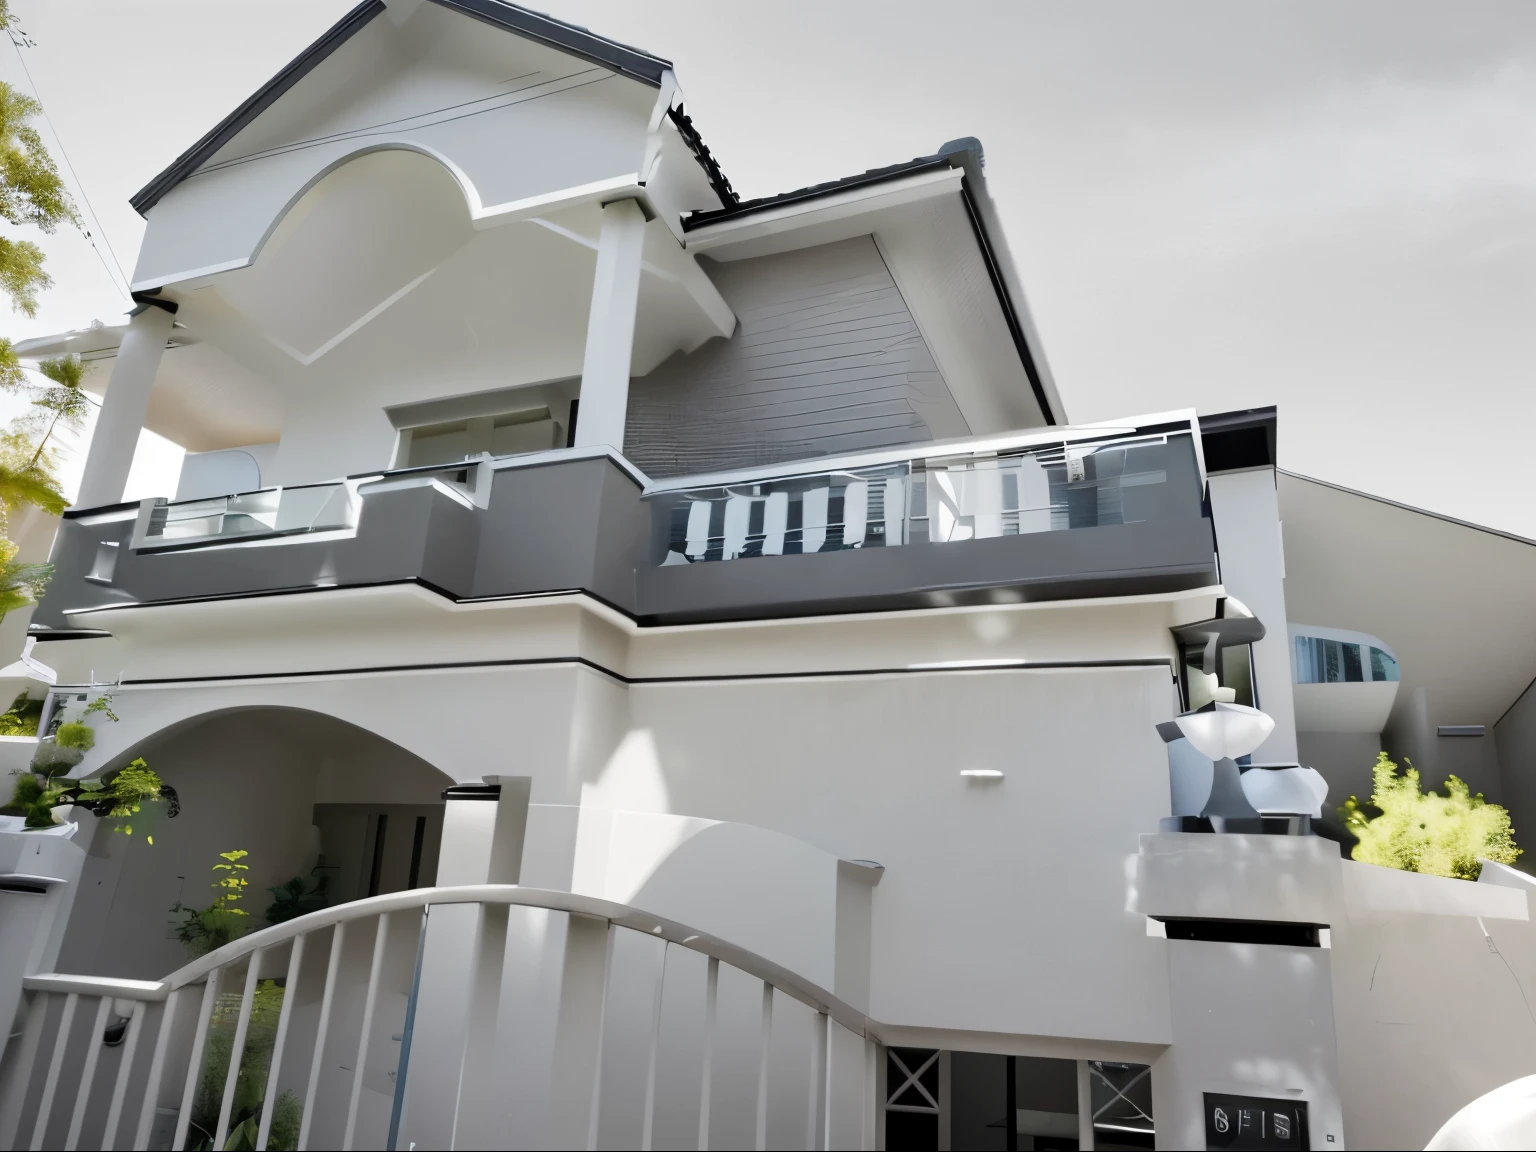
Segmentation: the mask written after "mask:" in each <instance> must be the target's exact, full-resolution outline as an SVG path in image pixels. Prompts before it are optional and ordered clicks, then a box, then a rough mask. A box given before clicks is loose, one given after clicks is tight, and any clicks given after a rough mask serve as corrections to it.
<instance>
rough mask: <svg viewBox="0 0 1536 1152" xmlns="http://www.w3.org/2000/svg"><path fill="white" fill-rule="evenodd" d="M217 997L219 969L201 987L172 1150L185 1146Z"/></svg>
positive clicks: (210, 974)
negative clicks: (190, 1053)
mask: <svg viewBox="0 0 1536 1152" xmlns="http://www.w3.org/2000/svg"><path fill="white" fill-rule="evenodd" d="M218 995H219V969H217V968H215V969H214V970H213V971H212V972H210V973H208V982H207V983H206V984H204V985H203V1002H202V1005H201V1006H200V1007H199V1008H198V1010H197V1029H196V1031H194V1032H193V1034H192V1056H191V1058H190V1059H189V1060H188V1061H187V1078H186V1081H185V1082H184V1083H183V1085H182V1089H181V1113H180V1115H178V1116H177V1117H176V1135H175V1136H174V1137H173V1138H172V1140H171V1147H172V1148H178V1149H179V1148H185V1147H186V1146H187V1128H188V1126H189V1125H190V1124H191V1123H192V1100H193V1098H194V1097H195V1096H196V1095H197V1082H198V1080H199V1079H201V1077H202V1072H203V1047H204V1045H205V1044H206V1043H207V1041H208V1022H209V1020H211V1019H212V1018H213V1003H214V1001H215V1000H216V999H218Z"/></svg>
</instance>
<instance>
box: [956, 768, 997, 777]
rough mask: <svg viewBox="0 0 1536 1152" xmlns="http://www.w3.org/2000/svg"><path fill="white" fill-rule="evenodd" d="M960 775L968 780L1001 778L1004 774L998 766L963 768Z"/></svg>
mask: <svg viewBox="0 0 1536 1152" xmlns="http://www.w3.org/2000/svg"><path fill="white" fill-rule="evenodd" d="M960 775H962V776H964V777H965V778H966V779H967V780H1001V779H1002V778H1003V774H1002V773H1001V772H999V771H998V770H997V769H996V768H962V769H961V770H960Z"/></svg>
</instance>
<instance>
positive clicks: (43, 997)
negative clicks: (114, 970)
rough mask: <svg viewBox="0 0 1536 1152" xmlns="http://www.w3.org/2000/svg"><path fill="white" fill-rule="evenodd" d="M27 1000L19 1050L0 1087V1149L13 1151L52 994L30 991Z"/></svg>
mask: <svg viewBox="0 0 1536 1152" xmlns="http://www.w3.org/2000/svg"><path fill="white" fill-rule="evenodd" d="M22 995H23V996H25V997H26V1005H27V1014H26V1021H27V1022H26V1024H24V1025H23V1026H22V1033H21V1048H20V1049H19V1050H18V1051H19V1053H20V1054H19V1055H18V1056H17V1057H16V1064H15V1067H14V1069H13V1071H12V1075H11V1076H10V1077H9V1078H8V1079H7V1080H6V1082H5V1083H4V1084H0V1148H15V1147H16V1146H17V1142H16V1134H17V1133H18V1132H19V1131H20V1130H21V1113H22V1110H23V1109H24V1108H25V1107H26V1103H27V1089H28V1088H30V1087H32V1074H33V1072H34V1071H36V1069H37V1053H38V1050H39V1049H41V1048H42V1046H43V1029H44V1026H45V1024H46V1023H47V1018H48V1005H49V1004H50V1003H51V1002H52V994H51V993H48V992H33V993H31V994H30V995H28V994H27V993H25V992H24V993H22Z"/></svg>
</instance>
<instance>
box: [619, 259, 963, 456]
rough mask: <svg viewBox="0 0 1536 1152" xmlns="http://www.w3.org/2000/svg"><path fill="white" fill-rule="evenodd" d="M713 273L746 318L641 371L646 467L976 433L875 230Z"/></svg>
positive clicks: (629, 441)
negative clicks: (721, 335) (726, 332)
mask: <svg viewBox="0 0 1536 1152" xmlns="http://www.w3.org/2000/svg"><path fill="white" fill-rule="evenodd" d="M705 259H706V260H707V259H708V258H707V257H706V258H705ZM709 274H710V278H711V279H712V280H713V281H714V282H715V285H716V286H717V287H718V288H719V289H720V294H721V295H722V296H724V297H725V299H726V300H727V301H729V302H730V305H731V307H732V308H733V309H735V312H736V316H737V319H738V320H739V323H738V324H737V327H736V331H735V333H734V334H732V335H731V337H730V338H729V339H726V340H711V341H710V342H709V343H707V344H705V345H704V346H703V347H701V348H698V349H696V350H695V351H693V352H692V353H689V354H687V355H683V354H681V353H679V354H678V355H676V356H674V357H672V358H671V359H669V360H667V361H666V362H665V363H663V364H662V365H661V366H660V367H658V368H657V369H656V370H655V371H653V372H651V373H650V374H649V375H648V376H644V377H639V378H637V379H635V380H632V381H631V382H630V390H629V415H628V425H627V429H626V432H625V437H624V454H625V455H626V456H627V457H629V459H631V460H633V461H634V462H635V463H636V464H637V465H638V466H639V467H640V468H641V470H642V471H644V472H646V473H647V474H649V475H651V476H657V477H661V476H679V475H687V474H689V473H699V472H716V471H723V470H727V469H732V468H745V467H750V466H752V465H758V464H773V463H777V462H779V461H781V460H802V459H805V458H806V457H810V456H825V455H829V454H832V453H841V452H857V451H861V450H863V449H868V448H881V447H886V446H888V445H891V444H910V443H913V442H916V441H924V440H933V439H943V438H945V437H950V436H965V435H968V434H969V432H970V429H969V427H968V426H967V425H966V423H965V419H964V418H963V417H962V416H961V414H960V409H959V408H958V407H957V406H956V404H955V401H954V397H953V396H951V395H950V392H949V387H948V386H947V385H946V384H945V382H944V378H943V376H942V375H940V373H939V369H938V365H937V364H935V363H934V359H933V356H932V354H931V353H930V352H929V350H928V345H927V344H926V343H925V342H924V340H923V336H922V333H921V332H919V331H918V327H917V323H916V321H915V320H913V318H912V313H911V311H910V310H909V309H908V308H907V305H906V302H905V301H904V300H903V299H902V296H901V292H900V291H899V290H898V289H897V287H896V282H895V280H893V279H892V278H891V273H890V272H889V270H888V269H887V268H886V266H885V261H884V260H883V259H882V258H881V255H880V251H879V249H878V248H876V246H875V241H874V238H873V237H870V236H857V237H854V238H853V239H850V240H840V241H838V242H837V243H835V244H823V245H821V246H819V247H816V248H806V249H801V250H799V251H795V252H784V253H780V254H777V255H773V256H759V257H755V258H753V259H748V260H737V261H731V262H722V263H715V264H711V265H710V268H709Z"/></svg>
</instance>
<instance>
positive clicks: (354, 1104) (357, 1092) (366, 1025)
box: [341, 912, 389, 1152]
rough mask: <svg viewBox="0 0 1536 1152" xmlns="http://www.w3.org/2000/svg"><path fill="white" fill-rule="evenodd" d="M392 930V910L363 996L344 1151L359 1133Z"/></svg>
mask: <svg viewBox="0 0 1536 1152" xmlns="http://www.w3.org/2000/svg"><path fill="white" fill-rule="evenodd" d="M388 934H389V913H388V912H381V913H380V914H379V926H378V928H377V929H376V930H375V931H374V934H373V963H372V964H371V965H369V967H368V994H367V995H366V996H365V997H364V999H363V1030H362V1032H361V1034H359V1036H358V1038H357V1062H356V1064H354V1065H353V1071H352V1099H351V1102H350V1103H348V1105H347V1130H346V1133H345V1135H343V1136H342V1138H341V1152H352V1140H353V1138H354V1137H355V1136H356V1135H357V1108H358V1105H359V1104H360V1103H361V1102H362V1099H363V1066H364V1065H365V1064H366V1063H367V1062H368V1039H369V1037H370V1035H371V1034H372V1032H373V1008H374V1005H375V1004H377V1003H378V999H379V974H380V973H381V972H382V971H383V970H384V941H385V937H386V936H388Z"/></svg>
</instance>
